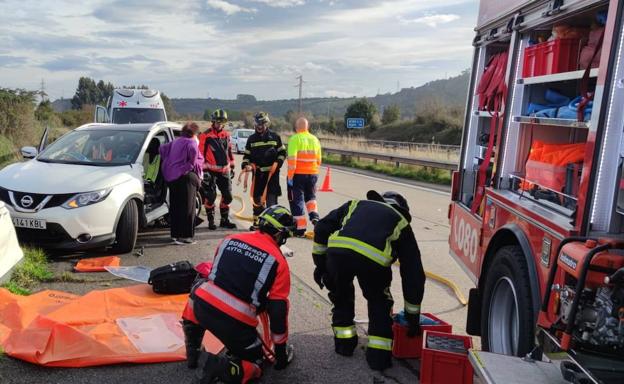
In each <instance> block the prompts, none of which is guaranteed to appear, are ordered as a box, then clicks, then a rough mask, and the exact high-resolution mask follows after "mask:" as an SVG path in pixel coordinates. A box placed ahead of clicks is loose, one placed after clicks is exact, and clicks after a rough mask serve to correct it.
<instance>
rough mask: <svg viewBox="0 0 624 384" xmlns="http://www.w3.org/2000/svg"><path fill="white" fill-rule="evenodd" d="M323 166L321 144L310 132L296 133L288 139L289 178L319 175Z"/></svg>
mask: <svg viewBox="0 0 624 384" xmlns="http://www.w3.org/2000/svg"><path fill="white" fill-rule="evenodd" d="M320 166H321V143H320V142H319V140H318V139H317V138H316V136H314V135H313V134H311V133H310V132H309V131H303V132H298V133H295V134H294V135H292V136H291V137H290V139H288V178H289V179H292V178H293V177H294V176H295V174H297V175H318V173H319V167H320Z"/></svg>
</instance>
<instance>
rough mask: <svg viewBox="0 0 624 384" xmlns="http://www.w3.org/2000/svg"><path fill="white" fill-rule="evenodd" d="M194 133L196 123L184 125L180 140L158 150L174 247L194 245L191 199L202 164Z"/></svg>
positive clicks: (197, 186)
mask: <svg viewBox="0 0 624 384" xmlns="http://www.w3.org/2000/svg"><path fill="white" fill-rule="evenodd" d="M198 132H199V126H198V125H197V124H196V123H190V122H189V123H186V124H185V125H184V127H182V135H181V136H180V138H178V139H176V140H174V141H173V142H171V143H169V144H165V145H162V146H161V147H160V157H161V168H162V172H163V176H164V178H165V181H166V182H167V186H168V187H169V219H170V220H169V221H170V226H171V238H172V239H173V242H174V243H176V244H193V243H194V242H195V241H194V240H193V237H194V236H195V196H196V194H197V190H198V189H199V186H200V184H201V178H202V176H203V171H202V166H203V164H204V158H203V156H202V155H201V153H200V152H199V148H198V146H197V134H198Z"/></svg>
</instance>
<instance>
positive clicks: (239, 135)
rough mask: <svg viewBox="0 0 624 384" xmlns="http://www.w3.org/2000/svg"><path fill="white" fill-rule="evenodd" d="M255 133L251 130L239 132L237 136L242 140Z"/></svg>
mask: <svg viewBox="0 0 624 384" xmlns="http://www.w3.org/2000/svg"><path fill="white" fill-rule="evenodd" d="M253 132H254V131H251V130H249V131H238V133H237V134H236V137H238V138H241V139H246V138H248V137H249V136H251V134H252V133H253Z"/></svg>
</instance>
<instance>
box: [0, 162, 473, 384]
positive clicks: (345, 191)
mask: <svg viewBox="0 0 624 384" xmlns="http://www.w3.org/2000/svg"><path fill="white" fill-rule="evenodd" d="M321 175H322V176H324V175H325V170H323V172H322V174H321ZM283 177H284V176H283V175H282V178H283ZM321 181H322V180H321ZM321 181H319V183H320V182H321ZM282 184H283V185H285V181H283V183H282ZM332 187H333V189H334V192H323V193H319V196H318V201H319V210H320V213H321V214H324V213H327V212H329V211H330V210H331V209H333V208H335V207H338V206H339V205H340V204H342V203H344V202H346V201H348V200H350V199H356V198H364V196H365V194H366V191H367V190H369V189H376V190H379V191H384V190H395V191H397V192H400V193H402V194H404V196H405V197H406V198H407V199H408V201H409V203H410V206H411V211H412V216H413V220H412V227H413V229H414V232H415V233H416V238H417V239H418V242H419V246H420V250H421V253H422V257H423V264H424V266H425V269H426V270H428V271H431V272H434V273H437V274H439V275H442V276H444V277H446V278H448V279H451V280H453V281H454V282H455V283H456V284H458V285H459V286H460V287H461V289H462V291H463V292H464V294H465V295H467V293H468V289H469V288H470V286H471V284H472V283H471V282H470V280H469V279H468V278H467V276H466V275H465V274H464V273H463V272H462V270H461V269H460V268H459V266H457V265H456V264H455V262H454V261H453V260H452V259H451V258H450V256H448V235H449V225H448V220H447V217H446V213H447V208H448V200H449V196H448V193H446V192H444V191H440V190H439V188H435V189H432V188H428V187H423V186H417V185H414V184H413V183H406V182H397V181H389V180H384V179H381V178H379V177H374V176H373V177H371V176H369V175H366V174H362V173H360V172H358V173H353V172H349V171H344V170H339V169H332ZM235 192H236V194H238V195H240V196H243V200H244V201H245V202H246V203H247V205H249V199H248V195H247V194H244V193H243V192H242V188H241V187H240V186H235ZM280 202H281V203H282V204H284V205H287V201H286V200H285V198H283V197H282V200H281V201H280ZM232 208H233V210H237V209H238V208H240V206H238V205H237V203H236V202H235V203H233V207H232ZM246 214H250V208H249V207H247V209H246ZM237 223H238V225H239V228H240V230H245V229H246V228H247V227H248V226H249V223H247V222H243V221H237ZM371 225H374V223H371ZM228 233H229V232H226V231H221V230H218V231H214V232H213V231H209V230H208V229H207V228H206V226H205V224H203V225H202V226H201V227H200V228H199V230H198V233H197V240H198V243H197V244H196V245H192V246H184V247H181V246H174V245H171V244H170V242H169V234H168V230H166V229H151V230H147V231H145V232H143V233H141V234H140V236H139V243H138V245H137V247H144V250H145V252H144V255H143V256H140V257H136V256H134V255H132V254H127V255H122V265H146V266H150V267H156V266H160V265H164V264H167V263H170V262H173V261H177V260H184V259H187V260H190V261H191V262H200V261H204V260H206V259H211V258H212V254H213V252H214V249H215V246H216V245H217V243H218V242H219V240H220V239H222V238H223V236H225V235H226V234H228ZM287 246H288V247H289V248H291V249H292V250H293V251H294V254H295V256H294V257H293V258H290V259H289V263H290V267H291V272H292V277H293V278H292V284H293V286H292V294H291V315H290V334H291V338H290V341H291V342H292V343H293V344H294V346H295V360H294V361H293V363H292V364H291V366H290V367H289V368H288V369H287V370H285V371H282V372H273V371H271V370H270V369H268V370H267V371H266V372H265V375H264V377H263V378H262V380H261V382H262V383H293V382H297V383H301V384H303V383H338V382H339V383H344V384H348V383H358V384H359V383H405V384H407V383H414V382H417V378H418V369H419V367H418V363H417V362H416V361H398V360H395V363H394V366H393V368H391V369H389V370H387V371H386V372H384V373H383V374H380V373H376V372H373V371H371V370H369V369H368V367H367V365H366V363H365V361H364V352H363V346H364V345H365V344H366V338H365V335H366V326H367V324H366V323H367V311H366V303H365V301H364V300H363V298H362V297H361V294H360V293H359V292H358V294H357V295H358V299H357V305H356V322H357V324H358V327H359V328H360V329H359V330H358V333H359V335H360V346H359V347H358V349H357V351H356V354H355V356H354V357H352V358H344V357H340V356H338V355H336V354H334V352H333V340H332V334H331V329H330V311H331V305H330V304H329V301H328V300H327V291H321V290H319V288H318V287H317V286H315V284H314V281H313V278H312V271H313V268H314V266H313V263H312V258H311V250H312V242H311V241H310V240H305V239H291V240H289V242H288V244H287ZM77 258H78V256H76V255H69V256H65V257H61V258H59V259H57V260H56V261H55V262H54V263H53V268H54V270H55V271H56V272H57V273H59V274H60V273H62V272H65V271H71V269H72V266H73V264H74V263H75V261H76V260H77ZM79 277H80V278H83V279H86V280H87V281H86V282H67V283H51V284H43V285H42V287H41V288H42V289H46V288H49V289H56V290H63V291H68V292H72V293H76V294H82V293H86V292H89V291H91V290H94V289H106V288H109V287H114V286H121V285H130V284H133V283H132V282H129V281H125V280H120V279H113V278H112V276H111V275H108V274H105V273H95V274H89V275H85V274H82V275H80V276H79ZM394 277H395V278H394V281H393V285H392V293H393V296H394V298H395V310H401V309H402V303H403V299H402V293H401V279H400V275H399V273H398V269H395V273H394ZM423 312H431V313H434V314H435V315H437V316H438V317H440V318H442V319H444V320H445V321H447V322H449V323H451V324H453V328H454V331H455V332H458V333H464V332H465V330H464V323H465V315H466V309H465V307H463V306H462V305H461V304H459V302H458V301H457V299H456V298H455V296H454V295H453V293H452V291H451V290H450V289H448V288H447V287H445V286H443V285H441V284H439V283H437V282H434V281H427V286H426V293H425V299H424V302H423ZM191 376H192V373H191V372H190V371H189V370H187V369H186V366H185V363H184V362H181V363H167V364H147V365H118V366H109V367H96V368H81V369H62V368H41V367H37V366H34V365H31V364H27V363H23V362H21V361H18V360H15V359H12V358H8V357H4V358H0V383H2V384H4V383H7V384H9V383H11V384H13V383H24V384H26V383H28V384H35V383H62V384H74V383H75V384H78V383H107V384H114V383H146V384H147V383H149V384H157V383H172V382H178V383H183V382H190V380H191Z"/></svg>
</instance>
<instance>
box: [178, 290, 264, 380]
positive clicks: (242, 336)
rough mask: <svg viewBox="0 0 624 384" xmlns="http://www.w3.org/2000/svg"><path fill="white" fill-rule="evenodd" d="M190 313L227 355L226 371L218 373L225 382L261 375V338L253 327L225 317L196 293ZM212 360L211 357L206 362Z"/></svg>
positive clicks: (207, 368)
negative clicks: (220, 344) (224, 349)
mask: <svg viewBox="0 0 624 384" xmlns="http://www.w3.org/2000/svg"><path fill="white" fill-rule="evenodd" d="M193 296H194V295H193ZM193 313H194V316H195V318H196V320H197V322H198V323H199V326H200V327H202V328H203V329H206V330H208V331H210V332H211V333H212V334H213V335H214V336H215V337H216V338H218V339H219V340H220V341H221V342H222V343H223V345H224V346H225V348H226V349H227V352H228V354H229V355H230V356H229V360H230V362H229V365H228V367H227V370H226V371H227V372H223V373H222V374H221V376H220V378H221V380H223V381H224V382H227V383H246V382H248V381H249V380H250V379H254V378H258V377H260V375H261V373H262V371H261V369H260V365H261V364H262V359H263V354H262V341H261V340H260V339H259V337H258V331H257V330H256V328H254V327H252V326H250V325H247V324H245V323H242V322H240V321H238V320H236V319H234V318H232V317H230V316H228V315H227V314H225V313H223V312H221V311H220V310H218V309H217V308H215V307H214V306H212V305H211V304H209V303H207V302H205V301H204V300H202V299H201V298H199V297H196V296H195V297H193ZM187 344H188V342H187ZM214 363H215V362H214V361H211V360H210V359H208V361H207V362H206V364H214ZM232 368H234V369H232ZM198 369H201V370H204V371H209V370H210V369H214V367H209V366H206V365H204V366H200V367H198Z"/></svg>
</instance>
